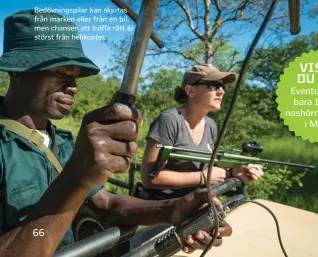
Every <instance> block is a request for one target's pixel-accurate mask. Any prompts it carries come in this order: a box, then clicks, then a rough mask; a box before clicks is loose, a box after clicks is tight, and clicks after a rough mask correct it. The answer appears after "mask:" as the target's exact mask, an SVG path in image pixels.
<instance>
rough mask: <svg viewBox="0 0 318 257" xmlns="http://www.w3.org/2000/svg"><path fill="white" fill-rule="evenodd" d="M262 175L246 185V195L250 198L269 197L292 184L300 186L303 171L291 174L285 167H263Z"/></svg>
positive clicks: (285, 189) (285, 190) (284, 190)
mask: <svg viewBox="0 0 318 257" xmlns="http://www.w3.org/2000/svg"><path fill="white" fill-rule="evenodd" d="M264 173H265V174H264V176H263V178H261V179H260V180H258V181H256V182H254V183H252V184H250V185H249V186H248V190H247V192H248V196H249V198H251V199H259V198H261V199H270V198H271V197H272V196H273V195H279V194H281V193H282V192H287V190H288V189H290V188H292V187H293V186H294V187H296V186H301V185H302V182H301V178H302V177H303V176H304V175H305V173H300V174H297V175H295V174H293V172H292V171H291V170H288V169H286V168H277V167H275V168H269V169H267V168H265V169H264Z"/></svg>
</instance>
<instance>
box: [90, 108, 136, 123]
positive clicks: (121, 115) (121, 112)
mask: <svg viewBox="0 0 318 257" xmlns="http://www.w3.org/2000/svg"><path fill="white" fill-rule="evenodd" d="M88 116H89V117H90V118H92V119H93V120H95V121H99V122H103V121H120V120H133V121H136V122H137V124H138V126H140V124H141V122H142V117H141V113H140V112H138V111H137V110H136V109H135V108H134V107H132V106H128V105H125V104H121V103H114V104H111V105H108V106H104V107H102V108H99V109H96V110H94V111H92V112H90V113H89V114H88Z"/></svg>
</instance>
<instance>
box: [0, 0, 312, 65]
mask: <svg viewBox="0 0 318 257" xmlns="http://www.w3.org/2000/svg"><path fill="white" fill-rule="evenodd" d="M35 7H38V8H45V7H51V8H78V7H80V8H83V9H85V8H87V9H89V8H102V9H103V8H107V7H109V8H117V7H116V6H115V5H114V4H113V3H112V2H111V1H110V0H90V1H84V0H15V1H6V3H5V5H4V4H2V7H1V10H0V24H1V25H0V42H1V43H0V53H2V51H3V46H2V42H3V21H4V19H5V18H6V17H7V16H9V15H11V14H13V13H15V12H18V11H21V10H25V9H33V8H35ZM65 16H67V15H65ZM80 16H81V15H77V16H76V15H75V17H76V18H77V17H80ZM85 16H86V17H88V18H89V17H90V18H91V19H92V18H93V16H96V17H98V16H100V15H99V14H87V13H86V14H85ZM104 16H105V15H104ZM122 16H124V15H123V14H118V15H112V17H117V18H119V17H122ZM68 17H74V15H73V16H72V15H71V16H68ZM108 17H110V16H108ZM75 23H76V24H77V25H83V23H78V22H75ZM90 24H92V23H90ZM122 24H124V25H130V26H133V27H134V22H133V21H128V22H124V23H122ZM88 25H89V24H88ZM108 25H112V24H108ZM301 27H302V30H301V33H300V34H299V35H307V34H309V33H310V32H312V31H315V30H316V27H317V21H315V20H309V19H307V18H306V17H301ZM96 33H98V35H103V36H106V38H107V39H108V40H112V41H115V42H116V41H119V40H120V39H122V38H124V36H125V35H126V34H127V33H133V32H126V31H116V32H114V31H111V32H105V31H102V32H95V34H96ZM255 33H256V30H255V31H254V30H253V31H250V32H248V33H246V34H244V35H241V36H238V37H236V38H234V39H233V40H232V41H231V43H232V44H235V45H236V46H242V47H246V46H247V45H249V44H250V43H251V40H252V39H253V37H254V35H255ZM85 34H87V35H93V34H94V33H93V32H85ZM290 37H292V36H290ZM166 43H168V44H169V42H166ZM82 45H83V49H84V52H85V54H86V55H87V56H88V57H89V58H91V59H92V60H93V62H94V63H95V64H97V66H99V67H100V68H101V69H102V70H103V69H104V67H105V66H106V67H109V65H110V64H109V58H110V56H111V49H110V47H109V46H108V45H107V44H106V43H105V42H101V41H98V40H93V41H91V40H82Z"/></svg>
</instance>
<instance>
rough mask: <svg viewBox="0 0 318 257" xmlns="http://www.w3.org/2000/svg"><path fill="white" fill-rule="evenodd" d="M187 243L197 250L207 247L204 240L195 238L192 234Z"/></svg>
mask: <svg viewBox="0 0 318 257" xmlns="http://www.w3.org/2000/svg"><path fill="white" fill-rule="evenodd" d="M186 243H187V244H188V245H189V246H191V247H192V248H193V249H195V250H202V249H204V248H205V247H206V245H205V244H203V243H202V242H200V241H198V240H195V239H194V238H193V237H192V236H188V238H187V239H186Z"/></svg>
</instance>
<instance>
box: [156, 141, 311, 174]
mask: <svg viewBox="0 0 318 257" xmlns="http://www.w3.org/2000/svg"><path fill="white" fill-rule="evenodd" d="M158 147H159V148H162V149H165V148H167V149H169V150H170V151H171V152H170V157H171V159H177V160H178V159H179V160H192V161H198V162H204V163H208V162H209V161H210V158H211V153H210V152H204V151H196V150H191V149H185V148H180V147H171V146H158ZM185 153H192V154H194V155H191V156H190V155H185ZM217 158H218V159H219V160H221V159H222V158H224V159H226V160H227V159H228V160H232V162H233V160H237V161H240V162H246V164H247V163H248V162H258V163H262V162H267V163H271V164H278V165H287V166H290V167H298V168H306V169H315V168H316V166H313V165H306V164H300V163H293V162H283V161H276V160H270V159H262V158H258V157H251V156H246V155H239V154H228V153H225V152H223V151H219V152H218V154H217ZM216 162H217V161H216Z"/></svg>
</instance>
